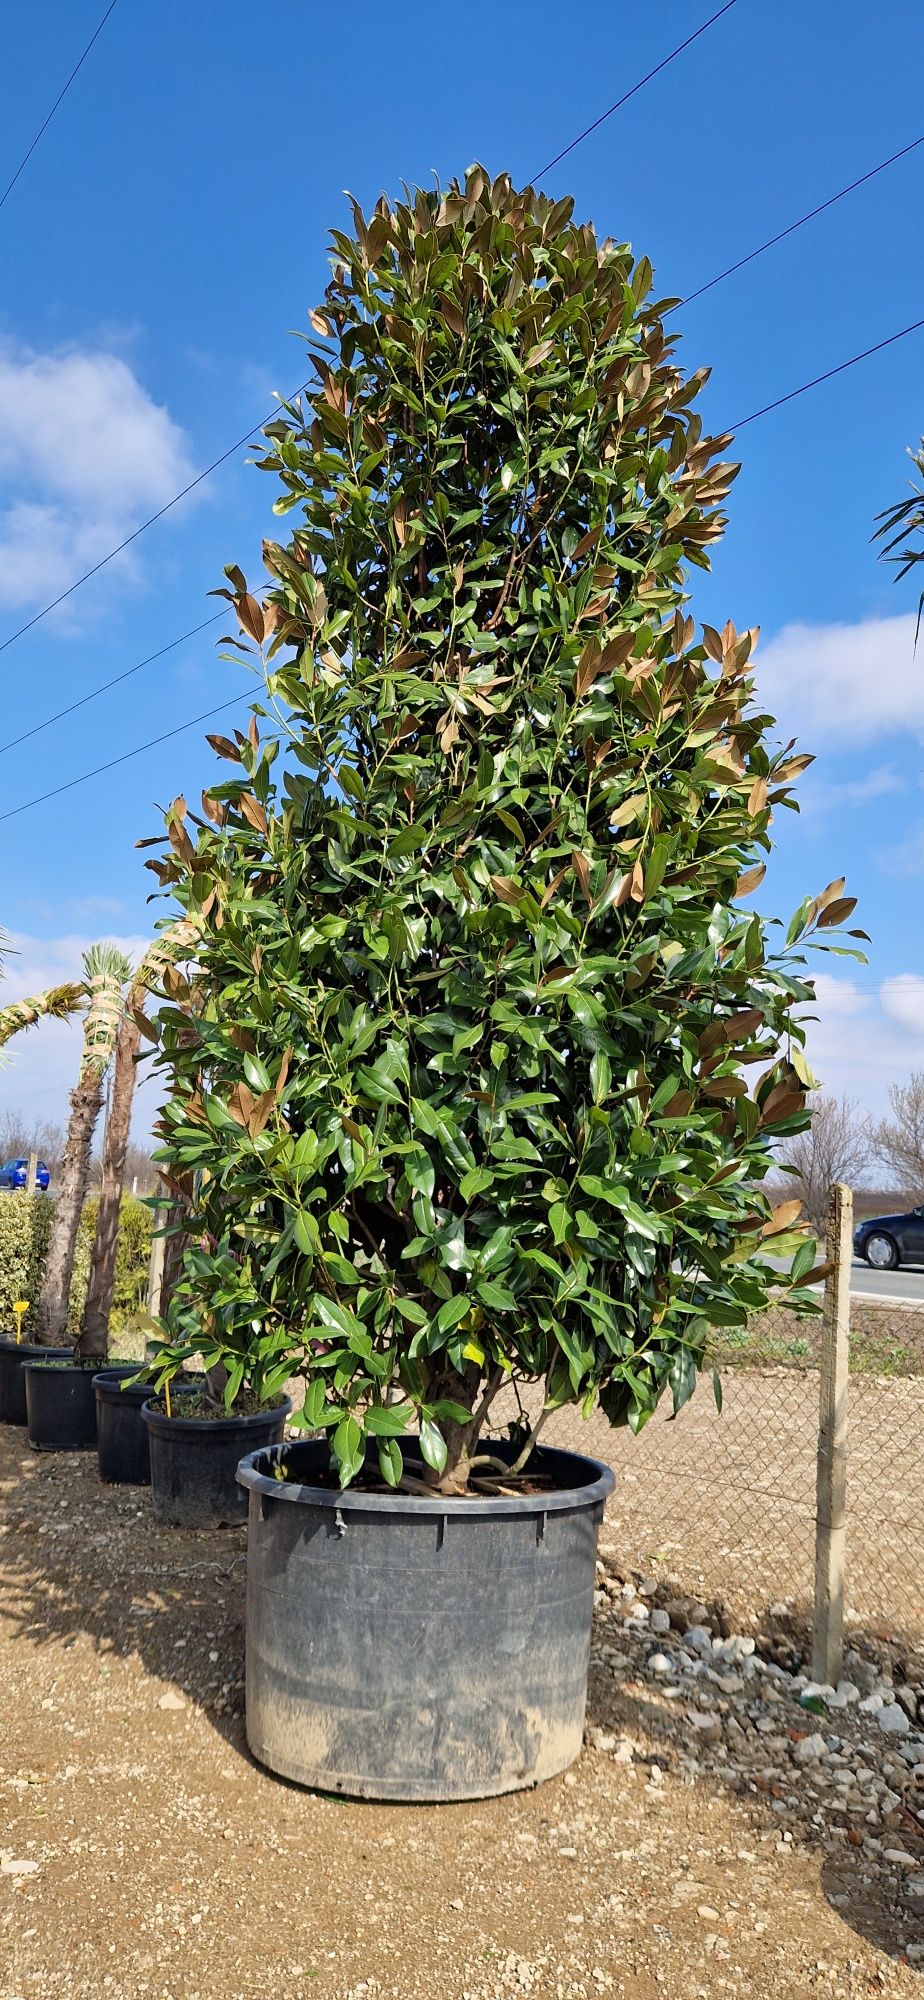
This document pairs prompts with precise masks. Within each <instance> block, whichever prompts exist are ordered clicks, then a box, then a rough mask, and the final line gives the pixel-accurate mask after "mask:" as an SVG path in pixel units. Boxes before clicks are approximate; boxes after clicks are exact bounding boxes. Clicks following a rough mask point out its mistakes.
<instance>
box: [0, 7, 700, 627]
mask: <svg viewBox="0 0 924 2000" xmlns="http://www.w3.org/2000/svg"><path fill="white" fill-rule="evenodd" d="M115 4H116V0H112V4H111V6H110V8H109V12H110V13H111V12H112V7H113V6H115ZM736 5H737V0H725V5H724V6H723V7H720V8H719V9H718V12H717V13H715V14H712V15H710V17H709V19H708V21H704V22H703V23H702V26H701V27H699V28H696V29H695V30H694V32H693V34H692V35H688V36H687V38H686V40H685V41H683V42H679V43H678V45H677V47H676V48H675V49H672V50H671V52H670V54H669V55H666V56H664V57H663V58H662V60H661V62H659V63H656V64H655V67H654V69H651V70H649V71H648V74H647V75H646V76H642V77H640V78H639V80H638V82H637V83H634V84H633V85H632V87H631V89H630V90H627V91H625V92H624V93H623V95H622V97H619V98H617V100H616V102H615V104H611V105H610V107H609V110H608V111H604V112H601V115H600V117H599V118H595V119H594V120H593V123H592V124H590V125H588V126H586V127H585V129H584V131H583V132H579V133H578V135H577V138H576V139H572V140H571V143H570V145H568V146H565V147H564V149H563V151H562V152H560V153H556V155H555V158H554V159H553V160H549V161H548V162H547V164H546V165H545V166H544V167H542V168H540V170H539V173H538V174H534V175H533V179H534V180H541V178H542V175H543V174H547V173H548V172H549V171H550V169H551V168H552V167H554V166H557V165H558V162H559V160H563V159H565V158H566V157H567V155H568V154H569V153H573V152H574V150H575V147H576V146H580V145H581V144H582V143H583V141H584V140H585V139H586V138H587V137H588V135H589V134H590V133H591V132H595V131H596V130H597V127H598V126H599V125H602V124H604V123H605V121H606V119H607V118H612V116H613V113H614V112H615V111H619V110H620V109H621V107H622V106H623V105H624V104H628V102H629V99H630V97H634V96H635V95H636V94H637V92H638V91H640V90H643V89H644V88H645V85H646V84H648V83H650V82H651V81H652V78H653V77H656V76H659V75H660V73H661V71H662V70H664V69H666V68H667V67H668V64H669V63H672V62H675V61H676V59H677V57H678V56H680V55H682V54H683V52H684V50H685V49H688V48H690V47H691V45H692V44H693V42H695V41H698V39H699V37H700V35H704V34H705V33H706V30H707V28H711V27H712V26H713V24H714V23H715V22H716V21H719V20H721V18H722V15H723V14H728V13H730V12H731V9H732V8H733V7H734V6H736ZM105 19H108V15H107V16H105V17H104V20H105ZM103 25H104V22H100V28H101V27H102V26H103ZM98 33H99V28H98V29H97V34H98ZM94 39H95V37H94ZM90 46H92V44H91V45H90ZM84 53H85V54H86V53H87V51H86V50H85V51H84ZM82 61H83V57H81V62H82ZM78 67H79V65H78ZM75 74H76V71H75ZM65 88H67V86H66V85H65ZM49 115H51V114H49ZM20 171H21V169H20ZM11 185H12V183H11ZM308 386H309V384H308V383H307V382H303V383H302V384H301V387H300V388H298V389H296V390H295V392H294V396H300V395H301V394H302V393H303V391H304V390H305V389H307V388H308ZM294 396H291V397H289V399H288V400H289V401H290V402H292V401H294ZM276 415H277V411H276V410H273V411H271V412H270V415H269V416H268V417H264V418H263V419H262V420H261V422H260V423H257V424H254V425H252V427H251V429H250V430H249V431H245V433H244V436H243V437H241V438H237V439H235V442H234V444H232V445H229V447H228V449H227V451H223V452H222V453H221V456H220V457H219V458H215V459H213V460H212V463H211V465H207V466H205V467H204V469H203V471H202V472H199V473H197V474H196V477H195V479H191V480H190V481H189V484H188V486H184V487H183V488H182V490H181V492H179V493H175V494H174V496H173V499H172V500H168V501H166V503H165V504H164V506H163V507H159V508H158V510H157V512H156V514H151V515H150V516H149V517H148V519H147V520H146V521H142V522H141V523H140V525H139V526H138V527H137V528H134V529H133V530H132V532H131V534H130V535H126V537H125V540H124V541H122V542H119V543H118V545H117V547H116V548H114V549H110V550H109V553H108V555H105V556H102V557H101V558H100V560H99V562H97V563H94V564H93V566H92V568H91V569H88V570H85V571H84V574H83V576H78V577H77V578H76V579H75V581H74V582H73V583H72V584H69V585H68V588H67V589H66V590H62V591H61V593H60V595H59V596H58V597H54V598H52V600H51V602H50V604H45V605H43V607H42V609H41V610H40V611H37V612H36V613H35V615H34V617H32V618H28V619H27V620H26V622H25V624H24V625H20V627H19V629H18V631H16V632H11V633H10V634H9V636H8V637H7V638H6V639H3V640H2V641H0V653H5V652H6V649H7V647H8V646H14V645H15V644H16V641H17V639H22V638H24V636H25V634H26V633H27V632H31V631H32V630H33V628H34V627H35V626H36V625H39V624H41V621H42V619H43V618H47V617H48V614H49V612H51V611H56V610H57V608H58V605H59V604H63V603H65V601H66V599H67V598H68V597H72V596H73V594H74V592H75V590H80V589H81V587H82V585H83V584H85V583H89V581H90V579H91V577H94V576H98V575H99V572H100V570H102V569H105V568H106V565H107V564H108V563H111V562H112V561H113V560H114V559H115V557H116V556H119V555H121V554H122V552H123V550H125V549H127V548H129V547H130V545H131V543H132V542H136V541H137V540H138V537H139V535H143V534H144V533H145V532H146V530H147V529H148V528H153V526H154V524H155V522H157V521H162V520H163V518H164V515H165V514H169V513H170V511H171V508H173V507H176V506H177V505H178V503H179V501H180V500H185V498H186V495H187V494H188V493H192V492H193V490H194V488H195V487H197V486H201V484H202V481H203V480H204V479H208V478H209V477H210V476H211V474H212V473H213V472H217V471H218V468H219V466H221V465H225V464H226V463H227V461H228V459H229V458H232V457H233V456H234V453H235V452H236V451H240V449H241V447H242V445H245V444H247V442H248V440H249V439H250V438H251V437H252V436H253V434H254V431H258V430H263V429H264V427H265V426H266V424H268V423H270V422H271V421H272V419H273V417H275V416H276Z"/></svg>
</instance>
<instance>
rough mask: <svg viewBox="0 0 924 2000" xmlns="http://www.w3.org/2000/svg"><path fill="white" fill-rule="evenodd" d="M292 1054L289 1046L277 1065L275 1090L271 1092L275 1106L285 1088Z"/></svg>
mask: <svg viewBox="0 0 924 2000" xmlns="http://www.w3.org/2000/svg"><path fill="white" fill-rule="evenodd" d="M293 1053H294V1051H293V1049H292V1048H291V1046H290V1047H289V1048H287V1049H286V1051H285V1054H284V1055H283V1058H282V1061H281V1063H280V1065H279V1075H278V1076H277V1078H276V1088H275V1091H274V1092H273V1095H274V1097H275V1100H276V1103H277V1104H278V1103H279V1102H280V1100H281V1098H282V1094H283V1091H284V1090H285V1087H286V1078H287V1076H288V1074H289V1064H290V1063H291V1061H292V1056H293Z"/></svg>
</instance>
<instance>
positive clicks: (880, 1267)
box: [853, 1204, 924, 1271]
mask: <svg viewBox="0 0 924 2000" xmlns="http://www.w3.org/2000/svg"><path fill="white" fill-rule="evenodd" d="M853 1248H854V1255H855V1256H857V1257H863V1258H865V1260H866V1262H867V1264H869V1265H870V1266H871V1268H872V1269H873V1270H874V1271H895V1270H897V1268H898V1266H899V1264H924V1204H922V1206H921V1207H920V1208H912V1209H909V1211H908V1214H907V1215H871V1216H869V1217H868V1218H867V1220H866V1221H865V1222H861V1223H860V1224H859V1226H858V1228H856V1229H855V1230H854V1232H853Z"/></svg>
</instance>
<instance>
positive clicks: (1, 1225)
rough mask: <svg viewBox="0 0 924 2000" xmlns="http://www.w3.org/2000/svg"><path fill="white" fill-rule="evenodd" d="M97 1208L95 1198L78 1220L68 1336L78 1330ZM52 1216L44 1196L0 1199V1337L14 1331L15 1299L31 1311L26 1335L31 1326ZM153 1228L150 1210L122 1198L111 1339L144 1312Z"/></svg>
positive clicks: (51, 1206)
mask: <svg viewBox="0 0 924 2000" xmlns="http://www.w3.org/2000/svg"><path fill="white" fill-rule="evenodd" d="M98 1206H99V1201H98V1198H97V1196H95V1195H94V1196H93V1197H92V1199H91V1200H90V1201H88V1202H86V1203H85V1205H84V1210H83V1214H82V1216H81V1218H80V1228H79V1231H78V1234H77V1253H76V1256H75V1259H74V1276H73V1280H72V1283H71V1297H70V1310H69V1312H68V1326H69V1328H70V1330H71V1332H72V1333H75V1332H76V1331H77V1329H78V1327H79V1325H80V1317H81V1314H82V1312H83V1304H84V1300H85V1298H86V1295H87V1284H88V1282H89V1277H90V1253H91V1250H92V1248H93V1237H94V1234H95V1231H96V1212H97V1208H98ZM53 1213H54V1202H53V1201H52V1199H51V1197H50V1196H49V1195H47V1194H34V1195H26V1194H21V1193H19V1192H18V1191H17V1192H15V1193H12V1194H0V1332H3V1333H11V1332H13V1330H14V1329H15V1324H16V1322H15V1320H14V1317H13V1301H14V1299H28V1300H29V1307H30V1310H29V1312H28V1313H27V1314H26V1316H25V1318H24V1320H23V1331H24V1332H25V1333H28V1332H29V1330H30V1329H31V1327H32V1326H33V1324H34V1313H35V1304H36V1301H37V1299H38V1295H39V1292H40V1290H41V1284H42V1273H43V1271H44V1268H45V1258H46V1255H47V1252H48V1239H49V1237H50V1235H51V1218H52V1215H53ZM151 1228H152V1220H151V1211H150V1209H148V1208H146V1207H145V1206H144V1203H143V1202H140V1201H136V1200H135V1199H134V1197H133V1196H131V1195H125V1196H123V1200H122V1209H121V1214H120V1217H119V1249H118V1256H117V1259H116V1281H115V1295H114V1298H113V1305H112V1318H111V1321H110V1327H111V1330H112V1332H114V1333H117V1332H118V1331H119V1330H120V1328H122V1327H124V1326H131V1325H133V1324H134V1323H135V1321H136V1320H138V1319H139V1318H140V1317H141V1315H142V1314H143V1312H144V1301H145V1293H146V1289H147V1278H148V1261H149V1258H150V1254H151Z"/></svg>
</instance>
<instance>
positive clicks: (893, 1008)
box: [880, 972, 924, 1037]
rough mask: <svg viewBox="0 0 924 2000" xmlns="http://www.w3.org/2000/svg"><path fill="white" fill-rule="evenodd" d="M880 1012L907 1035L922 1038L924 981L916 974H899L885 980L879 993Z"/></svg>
mask: <svg viewBox="0 0 924 2000" xmlns="http://www.w3.org/2000/svg"><path fill="white" fill-rule="evenodd" d="M880 1000H881V1002H882V1011H883V1013H884V1014H887V1015H888V1017H889V1019H890V1021H894V1022H895V1023H896V1025H897V1026H898V1027H899V1028H904V1029H905V1030H906V1031H907V1033H908V1034H910V1035H917V1036H921V1037H924V979H922V978H921V976H920V974H919V973H917V972H899V973H898V974H897V975H896V977H895V978H894V979H886V980H884V981H883V984H882V991H881V993H880Z"/></svg>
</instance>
